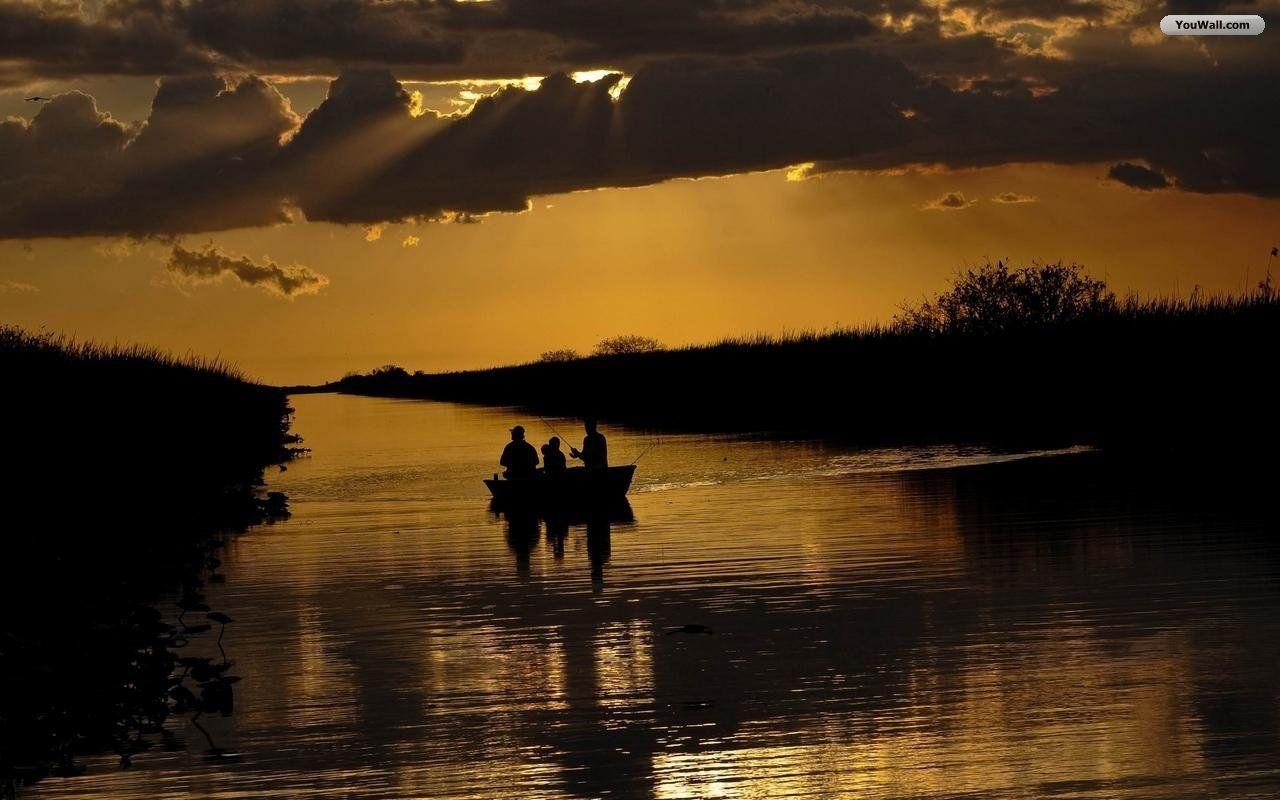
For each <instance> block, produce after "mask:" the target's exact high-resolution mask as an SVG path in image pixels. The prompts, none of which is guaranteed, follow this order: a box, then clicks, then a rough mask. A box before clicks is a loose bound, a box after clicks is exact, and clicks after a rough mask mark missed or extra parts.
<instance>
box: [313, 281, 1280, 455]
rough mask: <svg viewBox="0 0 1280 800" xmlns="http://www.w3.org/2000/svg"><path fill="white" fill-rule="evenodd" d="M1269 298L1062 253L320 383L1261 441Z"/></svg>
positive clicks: (616, 406)
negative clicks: (801, 311) (731, 317)
mask: <svg viewBox="0 0 1280 800" xmlns="http://www.w3.org/2000/svg"><path fill="white" fill-rule="evenodd" d="M1278 333H1280V298H1278V297H1277V295H1276V292H1275V291H1274V290H1273V288H1272V286H1271V282H1270V278H1268V279H1267V280H1266V281H1264V282H1263V283H1262V284H1260V285H1259V286H1258V287H1257V288H1256V289H1255V290H1253V291H1251V292H1249V293H1247V294H1244V295H1230V296H1215V297H1205V296H1202V295H1200V293H1199V292H1197V293H1195V294H1193V295H1192V296H1191V297H1187V298H1143V297H1138V296H1130V297H1127V298H1123V299H1121V298H1117V297H1116V296H1115V294H1114V293H1113V292H1112V291H1110V289H1108V287H1107V286H1106V285H1105V283H1103V282H1102V281H1099V280H1097V279H1095V278H1091V277H1090V276H1089V275H1088V274H1087V273H1086V272H1085V271H1084V269H1083V268H1082V267H1080V266H1079V265H1075V264H1062V263H1059V264H1048V265H1039V264H1037V265H1032V266H1030V267H1025V268H1022V269H1011V268H1009V267H1008V266H1006V265H1005V264H1003V263H997V264H988V265H986V266H985V267H982V268H980V269H976V270H969V271H966V272H963V273H961V274H960V275H958V276H957V278H956V280H955V283H954V284H953V286H952V287H950V288H949V289H948V290H946V291H944V292H942V293H941V294H939V295H937V296H935V297H933V298H930V299H928V300H925V301H924V302H922V303H920V304H919V305H915V306H908V307H905V308H904V309H903V310H902V312H901V314H900V315H899V316H898V317H897V319H895V320H894V322H893V323H892V324H890V325H885V326H870V327H864V328H858V329H852V330H848V329H846V330H836V331H832V332H824V333H802V334H795V335H788V336H783V337H770V336H758V337H755V338H752V339H736V340H728V341H723V342H720V343H717V344H712V345H706V346H695V347H686V348H682V349H676V350H654V351H650V352H629V353H622V354H617V355H597V356H592V357H589V358H579V359H565V358H554V359H545V360H543V361H541V362H537V363H532V364H524V365H519V366H511V367H500V368H495V369H487V370H478V371H469V372H452V373H443V374H424V373H420V372H419V373H413V374H410V373H409V372H407V371H405V370H403V369H401V368H399V367H385V368H382V369H380V370H375V371H374V372H372V373H370V374H366V375H350V376H347V377H345V378H343V379H342V380H339V381H337V382H335V383H333V384H329V385H328V386H327V387H323V388H325V389H330V390H337V391H341V392H349V393H353V394H367V395H379V396H390V397H421V398H433V399H439V400H451V401H459V402H471V403H487V404H496V405H520V406H524V407H526V408H528V409H530V410H532V411H535V412H539V413H546V414H563V415H585V414H593V415H597V416H600V417H602V418H604V419H606V420H613V421H617V422H625V423H629V424H632V425H639V426H648V427H653V428H661V429H687V430H703V431H742V432H759V433H776V434H787V435H791V434H795V435H810V436H823V437H829V438H839V439H842V440H846V441H849V442H853V443H857V444H865V445H892V444H905V443H929V442H944V441H945V442H971V443H986V444H993V445H997V446H1055V445H1066V444H1093V445H1099V446H1106V447H1109V448H1112V449H1115V450H1121V449H1128V450H1131V451H1134V452H1167V451H1169V450H1182V451H1191V452H1199V451H1204V450H1220V449H1224V448H1227V449H1253V448H1261V447H1263V444H1264V442H1265V441H1274V440H1275V438H1276V436H1275V432H1276V420H1275V418H1274V414H1273V409H1274V406H1275V403H1274V398H1273V396H1272V394H1271V392H1272V391H1273V390H1272V389H1271V384H1272V383H1273V381H1274V374H1275V366H1276V357H1277V342H1280V338H1278V337H1277V334H1278Z"/></svg>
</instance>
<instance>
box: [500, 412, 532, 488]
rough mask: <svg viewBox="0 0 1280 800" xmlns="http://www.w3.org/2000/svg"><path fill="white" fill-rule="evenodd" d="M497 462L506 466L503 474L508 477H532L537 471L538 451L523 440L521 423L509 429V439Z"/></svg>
mask: <svg viewBox="0 0 1280 800" xmlns="http://www.w3.org/2000/svg"><path fill="white" fill-rule="evenodd" d="M498 463H499V464H501V465H502V466H504V467H506V468H507V471H506V472H504V473H503V474H504V475H506V476H507V478H508V479H511V478H532V477H534V476H535V475H536V474H537V473H538V451H537V450H535V449H533V445H531V444H529V443H528V442H526V441H525V440H524V426H523V425H517V426H515V427H514V428H512V429H511V441H509V442H507V446H506V447H504V448H503V450H502V460H501V461H499V462H498Z"/></svg>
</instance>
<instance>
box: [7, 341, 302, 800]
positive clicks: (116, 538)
mask: <svg viewBox="0 0 1280 800" xmlns="http://www.w3.org/2000/svg"><path fill="white" fill-rule="evenodd" d="M0 374H3V375H4V377H5V381H6V382H5V386H4V390H3V393H2V394H0V411H2V412H3V420H4V424H5V436H4V454H5V472H6V475H5V480H4V484H3V485H4V489H3V492H2V496H3V499H4V508H3V513H4V515H5V521H4V534H3V542H2V545H0V546H3V548H4V564H5V570H4V573H5V574H4V576H3V580H2V581H0V608H3V609H4V614H3V617H2V618H0V685H3V686H4V687H5V688H4V691H3V695H2V696H0V796H5V794H6V793H13V792H16V791H17V787H18V786H20V785H23V784H26V783H30V782H32V781H35V780H38V779H40V778H42V777H44V776H46V775H48V774H65V773H69V772H73V771H75V770H76V769H77V766H76V763H77V761H76V760H77V757H78V756H81V755H84V754H88V753H95V752H103V751H114V752H116V753H118V754H119V756H120V761H121V765H122V766H128V765H129V763H130V762H131V760H132V758H133V755H134V754H135V753H136V752H138V751H140V750H144V749H147V748H148V747H151V746H154V745H156V744H157V743H164V744H168V745H171V746H176V745H177V743H176V742H174V741H173V738H172V734H170V733H165V728H164V724H165V722H166V720H167V719H170V717H171V716H172V715H174V714H182V715H185V716H187V717H188V718H191V717H196V718H197V725H198V717H199V715H201V714H207V713H215V712H216V713H230V710H231V707H232V703H233V701H232V697H233V693H232V686H233V684H234V681H235V678H234V676H232V675H231V673H230V667H231V664H230V662H229V661H228V660H227V659H226V656H225V653H221V646H220V645H221V643H220V642H219V643H218V650H219V653H220V655H221V657H220V658H219V657H212V656H195V655H189V653H190V651H188V650H185V649H184V648H185V647H186V646H187V645H188V644H189V643H192V642H194V641H198V640H199V639H200V638H204V639H208V640H210V641H208V642H207V646H206V649H208V648H212V647H213V646H214V645H213V641H212V640H213V639H214V638H218V637H220V632H221V629H222V627H223V626H224V625H225V623H226V621H227V618H226V617H224V616H222V615H221V614H219V612H217V611H214V610H211V609H210V608H208V607H207V606H206V605H205V604H204V597H203V593H202V588H203V587H204V585H205V584H206V583H207V582H208V581H211V580H213V581H216V580H218V579H219V573H218V572H217V567H218V566H219V560H218V557H217V552H218V550H219V547H220V546H221V543H222V541H223V537H224V536H225V535H226V534H227V532H228V531H234V530H237V529H240V528H243V527H244V526H246V525H248V524H250V523H253V522H258V521H263V520H268V519H271V518H274V517H277V516H281V515H283V514H285V513H287V512H285V509H284V498H283V497H282V496H279V495H265V494H264V493H263V492H262V491H261V489H260V485H261V480H262V471H263V469H264V468H266V467H267V466H269V465H272V464H279V463H282V462H284V461H286V460H288V459H289V458H290V457H292V456H293V455H294V454H295V452H296V451H297V449H298V448H295V447H294V445H295V444H296V441H297V439H296V437H294V436H292V435H290V434H289V432H288V424H289V412H290V409H289V408H288V406H287V402H286V397H285V395H284V394H283V392H281V391H279V390H278V389H273V388H269V387H265V386H261V385H258V384H254V383H251V382H249V381H246V380H245V379H244V378H243V377H242V376H241V375H239V374H238V373H236V372H235V371H234V370H233V369H231V368H229V367H228V366H226V365H225V364H222V363H220V362H217V361H202V360H199V359H196V358H173V357H169V356H166V355H163V354H160V353H157V352H154V351H151V350H147V349H142V348H136V347H133V348H122V347H103V346H97V345H85V344H76V343H74V342H71V341H68V340H66V339H64V338H61V337H55V336H52V335H47V334H32V333H28V332H24V331H21V330H18V329H14V328H0ZM161 597H166V598H168V605H169V606H170V607H171V608H172V609H173V612H172V613H171V614H169V615H162V614H161V613H160V612H158V611H156V610H155V608H154V607H153V605H152V604H153V603H154V602H155V601H157V599H159V598H161ZM180 607H181V608H185V609H186V610H185V611H184V612H183V613H182V614H181V616H180V617H179V614H178V612H179V609H180ZM205 744H207V746H208V748H210V750H212V751H213V752H215V753H216V752H217V750H216V746H215V743H214V742H212V741H208V742H206V743H203V744H202V746H204V745H205Z"/></svg>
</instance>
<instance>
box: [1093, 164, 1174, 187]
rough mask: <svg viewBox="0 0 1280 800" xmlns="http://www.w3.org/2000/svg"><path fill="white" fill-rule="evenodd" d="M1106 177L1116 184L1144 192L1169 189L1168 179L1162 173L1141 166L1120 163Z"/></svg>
mask: <svg viewBox="0 0 1280 800" xmlns="http://www.w3.org/2000/svg"><path fill="white" fill-rule="evenodd" d="M1107 177H1108V178H1110V179H1111V180H1113V181H1116V182H1117V183H1123V184H1124V185H1125V186H1128V187H1130V188H1133V189H1138V190H1140V191H1144V192H1150V191H1154V190H1156V189H1167V188H1169V179H1168V177H1166V176H1165V174H1164V173H1162V172H1159V171H1157V170H1154V169H1148V168H1147V167H1144V166H1142V165H1141V164H1130V163H1128V162H1121V163H1119V164H1115V165H1113V166H1112V167H1111V169H1110V170H1108V171H1107Z"/></svg>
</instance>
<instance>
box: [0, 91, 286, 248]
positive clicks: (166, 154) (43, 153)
mask: <svg viewBox="0 0 1280 800" xmlns="http://www.w3.org/2000/svg"><path fill="white" fill-rule="evenodd" d="M297 124H298V118H297V116H296V115H294V114H293V112H292V110H291V109H290V108H289V104H288V101H286V100H285V99H284V98H283V97H282V96H281V95H280V94H279V92H277V91H276V90H275V89H274V88H273V87H271V86H270V85H268V84H267V83H265V82H264V81H262V80H260V79H257V78H243V79H240V80H238V81H228V80H226V79H224V78H219V77H212V76H205V77H183V78H166V79H164V80H162V81H161V82H160V84H159V86H158V89H157V92H156V97H155V100H154V101H153V102H152V106H151V115H150V117H149V118H148V120H147V121H146V122H145V123H144V124H143V125H142V126H141V128H138V129H135V128H132V127H130V126H126V125H124V124H123V123H121V122H119V121H117V120H115V119H114V118H112V117H111V116H110V115H109V114H107V113H105V112H102V111H100V110H99V109H98V107H97V104H96V102H95V101H94V99H93V98H92V97H90V96H88V95H86V94H83V93H81V92H76V91H72V92H67V93H65V94H60V95H57V96H56V97H54V98H53V99H52V100H50V101H49V102H48V103H45V104H44V105H43V106H42V107H41V108H40V111H39V113H37V114H36V116H35V118H34V119H32V120H30V121H29V122H28V121H26V120H23V119H12V118H11V119H9V120H6V121H4V122H2V123H0V237H34V236H89V235H102V236H119V235H125V236H135V237H142V236H172V235H176V234H182V233H189V232H192V231H209V230H225V229H228V228H237V227H246V226H253V225H270V224H275V223H280V222H287V221H288V220H289V219H290V216H289V213H288V211H287V208H286V200H285V198H284V195H283V193H282V191H281V190H280V188H279V186H278V184H277V183H276V177H275V175H274V163H275V160H276V158H277V157H278V155H279V151H280V148H281V137H283V136H284V134H285V133H287V132H289V131H290V130H292V129H293V128H294V127H295V126H296V125H297Z"/></svg>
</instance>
